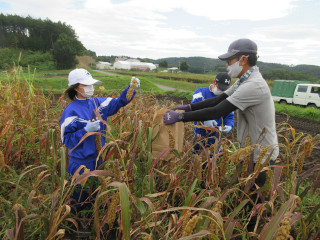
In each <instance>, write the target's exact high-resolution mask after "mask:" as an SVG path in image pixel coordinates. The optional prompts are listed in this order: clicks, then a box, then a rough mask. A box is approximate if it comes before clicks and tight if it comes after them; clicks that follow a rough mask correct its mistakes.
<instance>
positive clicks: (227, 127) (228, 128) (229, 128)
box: [219, 125, 232, 133]
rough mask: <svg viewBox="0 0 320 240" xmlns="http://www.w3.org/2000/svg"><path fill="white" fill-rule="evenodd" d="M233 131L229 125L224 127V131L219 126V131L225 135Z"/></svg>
mask: <svg viewBox="0 0 320 240" xmlns="http://www.w3.org/2000/svg"><path fill="white" fill-rule="evenodd" d="M231 130H232V127H231V126H228V125H224V129H222V127H221V126H219V131H221V132H223V133H228V132H230V131H231Z"/></svg>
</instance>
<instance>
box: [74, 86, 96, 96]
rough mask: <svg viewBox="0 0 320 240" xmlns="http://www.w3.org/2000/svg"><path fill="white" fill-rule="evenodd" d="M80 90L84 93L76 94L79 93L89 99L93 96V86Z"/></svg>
mask: <svg viewBox="0 0 320 240" xmlns="http://www.w3.org/2000/svg"><path fill="white" fill-rule="evenodd" d="M81 88H82V89H83V90H84V93H82V92H78V93H80V94H81V95H82V97H85V98H91V97H92V96H93V93H94V87H93V85H88V86H84V87H81Z"/></svg>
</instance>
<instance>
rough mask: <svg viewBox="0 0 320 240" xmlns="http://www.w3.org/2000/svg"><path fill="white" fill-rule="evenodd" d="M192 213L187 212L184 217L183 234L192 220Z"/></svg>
mask: <svg viewBox="0 0 320 240" xmlns="http://www.w3.org/2000/svg"><path fill="white" fill-rule="evenodd" d="M190 216H191V212H190V211H189V210H187V212H186V215H184V218H183V222H182V232H184V231H185V230H186V227H187V224H188V222H189V220H190Z"/></svg>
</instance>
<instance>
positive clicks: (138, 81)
mask: <svg viewBox="0 0 320 240" xmlns="http://www.w3.org/2000/svg"><path fill="white" fill-rule="evenodd" d="M133 79H136V81H137V83H136V88H139V87H140V79H139V78H136V77H132V78H131V82H130V86H131V83H132V81H133Z"/></svg>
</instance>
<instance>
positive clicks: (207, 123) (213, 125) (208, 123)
mask: <svg viewBox="0 0 320 240" xmlns="http://www.w3.org/2000/svg"><path fill="white" fill-rule="evenodd" d="M203 125H205V126H207V127H216V126H217V122H216V121H215V120H208V121H204V122H203Z"/></svg>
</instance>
